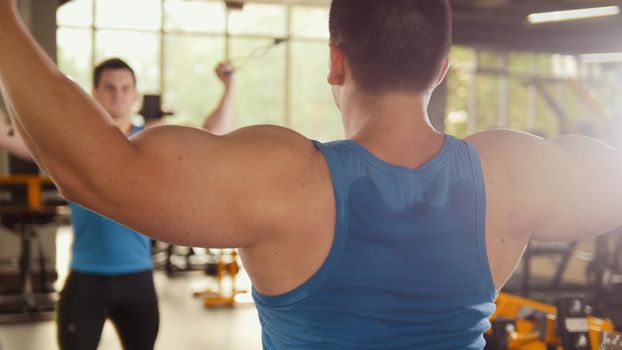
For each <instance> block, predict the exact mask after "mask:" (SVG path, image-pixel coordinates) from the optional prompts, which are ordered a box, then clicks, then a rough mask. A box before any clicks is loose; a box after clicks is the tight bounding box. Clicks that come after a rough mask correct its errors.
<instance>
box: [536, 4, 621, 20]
mask: <svg viewBox="0 0 622 350" xmlns="http://www.w3.org/2000/svg"><path fill="white" fill-rule="evenodd" d="M619 14H620V7H619V6H605V7H594V8H587V9H578V10H568V11H554V12H542V13H533V14H531V15H529V16H527V20H528V21H529V23H532V24H538V23H548V22H561V21H573V20H577V19H585V18H595V17H605V16H616V15H619Z"/></svg>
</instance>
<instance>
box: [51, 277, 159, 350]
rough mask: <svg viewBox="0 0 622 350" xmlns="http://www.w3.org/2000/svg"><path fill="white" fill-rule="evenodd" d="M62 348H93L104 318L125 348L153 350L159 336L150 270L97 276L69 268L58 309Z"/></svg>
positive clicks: (156, 302) (68, 349)
mask: <svg viewBox="0 0 622 350" xmlns="http://www.w3.org/2000/svg"><path fill="white" fill-rule="evenodd" d="M57 312H58V314H57V335H58V344H59V347H60V349H61V350H96V349H97V346H98V344H99V340H100V338H101V333H102V329H103V327H104V323H105V322H106V319H109V320H111V321H112V323H113V324H114V326H115V328H116V330H117V332H118V334H119V337H120V339H121V343H122V344H123V347H124V349H127V350H143V349H144V350H152V349H153V347H154V344H155V340H156V337H157V335H158V327H159V321H160V318H159V312H158V300H157V296H156V292H155V286H154V284H153V273H152V271H147V272H141V273H135V274H128V275H120V276H99V275H91V274H84V273H79V272H75V271H71V272H70V274H69V276H68V277H67V281H66V282H65V287H64V288H63V291H62V292H61V295H60V300H59V302H58V308H57Z"/></svg>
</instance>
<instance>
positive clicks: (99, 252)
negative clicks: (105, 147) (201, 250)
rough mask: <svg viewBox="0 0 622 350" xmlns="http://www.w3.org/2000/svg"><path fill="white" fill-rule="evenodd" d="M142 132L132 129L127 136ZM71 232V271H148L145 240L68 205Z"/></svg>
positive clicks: (110, 273) (148, 244)
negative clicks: (72, 238) (72, 232)
mask: <svg viewBox="0 0 622 350" xmlns="http://www.w3.org/2000/svg"><path fill="white" fill-rule="evenodd" d="M140 130H142V128H141V127H136V126H134V127H132V131H131V134H134V133H136V132H138V131H140ZM69 207H70V208H71V223H72V225H73V230H74V241H73V247H72V260H71V269H72V270H73V271H77V272H82V273H89V274H96V275H104V276H114V275H122V274H129V273H136V272H143V271H148V270H150V269H151V268H152V263H151V241H150V239H149V238H147V237H145V236H143V235H141V234H140V233H137V232H136V231H134V230H131V229H129V228H127V227H125V226H123V225H121V224H119V223H117V222H115V221H112V220H110V219H108V218H106V217H104V216H101V215H99V214H96V213H94V212H92V211H90V210H89V209H86V208H84V207H81V206H79V205H77V204H75V203H69Z"/></svg>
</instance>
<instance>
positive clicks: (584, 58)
mask: <svg viewBox="0 0 622 350" xmlns="http://www.w3.org/2000/svg"><path fill="white" fill-rule="evenodd" d="M580 57H581V62H583V63H619V62H622V52H616V53H595V54H587V55H581V56H580Z"/></svg>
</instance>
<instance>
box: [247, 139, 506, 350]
mask: <svg viewBox="0 0 622 350" xmlns="http://www.w3.org/2000/svg"><path fill="white" fill-rule="evenodd" d="M445 139H446V141H445V144H444V146H443V147H442V149H441V150H440V152H439V153H438V154H436V155H435V156H434V157H433V158H432V160H430V161H429V162H426V163H425V164H424V165H422V166H421V167H418V168H417V169H408V168H405V167H400V166H395V165H392V164H389V163H387V162H385V161H383V160H381V159H379V158H377V157H376V156H374V155H373V154H372V153H370V152H369V151H367V150H366V149H365V148H364V147H363V146H361V145H360V144H358V143H357V142H354V141H349V140H348V141H339V142H334V143H330V144H325V145H323V144H319V143H316V146H317V147H318V149H319V150H320V151H321V152H322V154H323V155H324V156H325V157H326V160H327V163H328V166H329V168H330V172H331V178H332V183H333V188H334V193H335V202H336V216H337V219H336V226H335V230H334V231H335V232H334V242H333V245H332V248H331V251H330V253H329V255H328V257H327V258H326V260H325V261H324V262H323V265H322V267H321V268H320V269H319V271H318V272H317V273H315V274H314V275H313V276H312V277H311V278H310V279H309V280H307V281H306V282H305V283H304V284H303V285H301V286H299V287H298V288H296V289H295V290H293V291H290V292H288V293H286V294H283V295H279V296H273V297H268V296H265V295H262V294H261V293H259V292H258V291H254V297H255V300H256V302H257V308H258V310H259V316H260V319H261V321H262V325H263V340H264V347H265V348H266V349H344V348H347V349H354V348H356V349H363V348H385V349H481V348H482V347H483V345H484V340H483V338H482V334H483V332H484V331H485V330H486V329H487V328H488V327H489V324H488V318H489V317H490V315H491V314H492V312H493V311H494V299H495V297H496V291H495V287H494V285H493V282H492V278H491V275H490V270H489V267H488V261H487V258H486V246H485V237H484V234H485V233H484V220H485V217H484V215H485V210H486V209H485V208H486V203H485V193H484V188H483V185H484V184H483V177H482V173H481V166H480V163H479V156H478V154H477V152H476V151H475V148H474V147H473V146H472V145H471V144H469V143H467V142H465V141H460V140H457V139H455V138H453V137H451V136H447V137H446V138H445ZM412 151H413V152H416V150H414V149H413V150H412ZM318 219H320V218H318ZM318 234H321V233H318ZM292 263H293V264H295V262H292ZM303 333H304V334H305V335H306V336H305V337H300V334H303Z"/></svg>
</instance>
